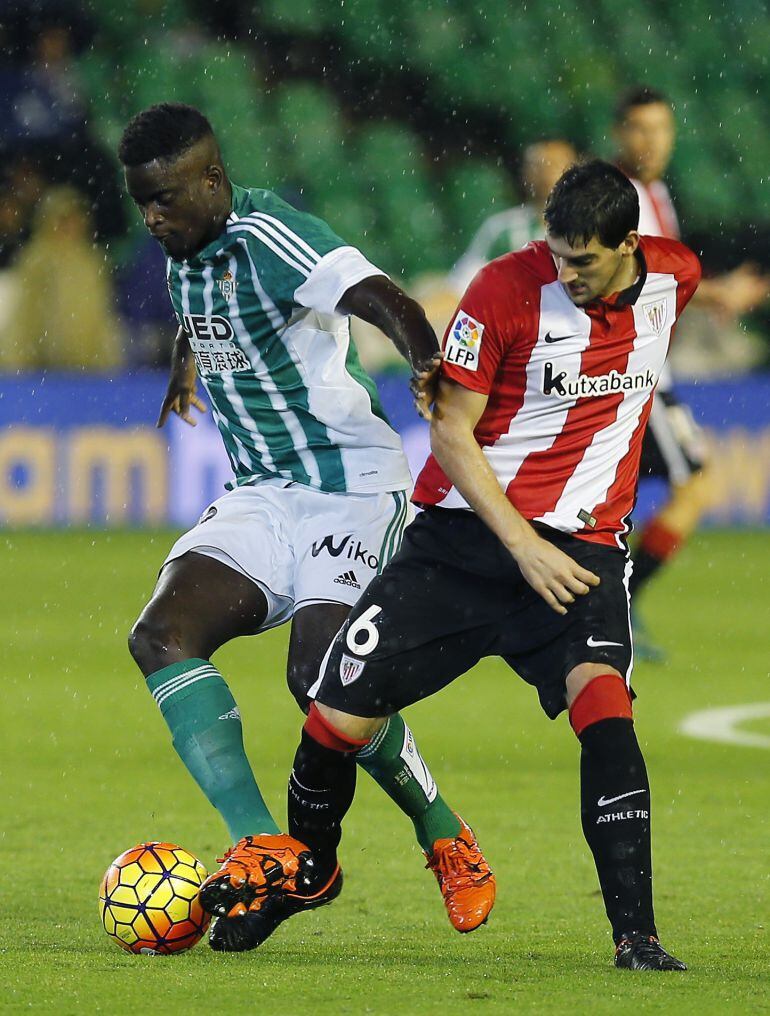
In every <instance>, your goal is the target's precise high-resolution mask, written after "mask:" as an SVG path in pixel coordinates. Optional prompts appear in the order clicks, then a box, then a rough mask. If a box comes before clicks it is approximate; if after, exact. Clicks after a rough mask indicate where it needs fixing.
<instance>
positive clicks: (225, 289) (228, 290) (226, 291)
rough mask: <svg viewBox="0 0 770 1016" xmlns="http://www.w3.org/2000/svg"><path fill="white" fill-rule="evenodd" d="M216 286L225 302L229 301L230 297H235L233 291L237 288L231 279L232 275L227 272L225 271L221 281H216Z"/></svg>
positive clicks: (236, 284)
mask: <svg viewBox="0 0 770 1016" xmlns="http://www.w3.org/2000/svg"><path fill="white" fill-rule="evenodd" d="M217 285H218V286H219V291H220V292H221V294H222V296H223V297H224V298H225V300H229V299H230V297H231V296H235V290H236V289H237V288H238V283H237V282H236V281H235V279H234V277H233V273H232V272H231V271H229V270H226V271H225V274H224V275H223V276H222V278H221V279H217Z"/></svg>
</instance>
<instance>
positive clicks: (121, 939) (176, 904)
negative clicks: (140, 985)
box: [99, 841, 209, 954]
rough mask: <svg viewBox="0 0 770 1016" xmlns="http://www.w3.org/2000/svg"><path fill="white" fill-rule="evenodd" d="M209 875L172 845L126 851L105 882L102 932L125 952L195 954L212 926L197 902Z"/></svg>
mask: <svg viewBox="0 0 770 1016" xmlns="http://www.w3.org/2000/svg"><path fill="white" fill-rule="evenodd" d="M207 874H208V873H207V871H206V869H205V868H204V867H203V865H202V864H201V862H200V861H199V860H198V858H197V857H195V856H194V855H193V854H191V853H190V852H189V851H187V850H184V849H183V848H182V847H178V846H176V845H175V844H173V843H158V842H155V841H152V842H148V843H140V844H139V846H137V847H132V848H131V849H130V850H126V851H125V852H124V853H122V854H121V855H120V857H116V858H115V860H114V861H113V862H112V864H111V865H110V866H109V868H108V869H107V871H106V872H105V874H104V878H103V879H102V884H101V888H100V890H99V916H100V917H101V919H102V924H103V925H104V930H105V931H106V932H107V934H108V935H109V936H110V938H112V939H113V940H114V941H115V942H117V943H118V945H119V946H121V948H123V949H125V950H126V951H127V952H132V953H150V954H158V953H162V954H168V953H177V952H183V951H184V950H185V949H191V948H192V946H194V945H195V943H196V942H198V941H199V940H200V939H201V938H202V937H203V935H205V933H206V929H207V928H208V925H209V915H208V914H207V913H206V912H205V910H203V908H202V907H201V905H200V901H199V899H198V894H199V892H200V887H201V885H202V883H203V881H204V879H205V878H206V877H207Z"/></svg>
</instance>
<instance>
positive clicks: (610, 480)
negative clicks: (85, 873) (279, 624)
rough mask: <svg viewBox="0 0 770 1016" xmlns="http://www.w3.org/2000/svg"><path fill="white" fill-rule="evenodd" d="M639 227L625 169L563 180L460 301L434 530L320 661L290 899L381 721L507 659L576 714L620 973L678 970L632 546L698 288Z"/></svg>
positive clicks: (325, 838) (411, 532)
mask: <svg viewBox="0 0 770 1016" xmlns="http://www.w3.org/2000/svg"><path fill="white" fill-rule="evenodd" d="M638 219H639V201H638V197H637V194H636V191H635V189H634V187H633V185H632V184H631V183H630V181H629V180H628V178H627V177H626V176H625V175H624V174H623V173H621V172H620V170H618V169H617V168H616V167H614V166H612V165H610V164H609V163H606V162H601V161H594V162H589V163H585V164H583V165H578V166H575V167H572V168H571V169H569V170H567V172H566V173H565V174H564V175H563V176H562V177H561V178H560V180H559V181H558V183H557V184H556V186H555V187H554V190H553V191H552V193H551V195H550V197H549V199H548V203H547V205H546V210H545V220H546V226H547V232H546V240H545V241H540V242H534V243H531V244H529V245H528V246H527V247H525V248H524V249H523V250H521V251H518V252H516V253H512V254H506V255H504V256H503V257H501V258H498V259H497V260H495V261H492V262H491V263H490V264H489V265H487V266H486V267H485V268H483V269H482V270H481V271H480V272H479V273H478V275H477V276H476V277H475V279H474V280H473V282H472V283H471V285H470V287H469V288H468V290H467V292H466V293H465V295H464V296H463V299H462V302H461V305H460V308H459V309H458V311H457V314H456V316H455V318H454V320H453V321H452V323H451V325H450V326H449V329H448V330H447V334H446V337H445V341H444V359H443V363H442V367H441V378H440V382H439V388H438V396H437V400H436V404H435V409H434V413H433V421H432V425H431V443H432V449H433V454H432V455H431V457H430V458H429V460H428V462H427V464H426V465H425V467H424V469H423V471H422V473H421V474H420V477H419V479H418V481H417V486H416V489H415V495H414V497H415V501H416V502H417V503H418V504H420V505H422V506H423V507H424V509H425V510H424V511H423V512H422V513H421V514H420V515H419V516H418V518H417V519H416V521H415V522H414V523H413V524H412V525H411V526H410V527H409V528H408V529H407V531H406V534H405V538H404V544H403V547H402V549H401V551H400V552H399V553H398V554H397V555H396V556H395V557H394V558H393V560H392V561H391V562H390V564H389V565H388V566H387V567H386V568H385V570H384V572H383V573H382V574H381V575H380V576H378V577H377V578H375V579H374V581H373V582H372V583H371V585H370V586H369V587H368V589H367V590H366V591H365V593H364V595H363V596H362V598H361V599H360V600H359V602H358V604H357V605H356V606H355V607H354V608H353V611H352V613H351V615H350V617H349V620H348V621H346V622H345V625H344V626H343V627H342V629H341V630H340V633H339V634H338V636H337V638H336V640H335V642H334V643H333V644H332V646H331V648H330V650H329V652H328V653H327V656H326V658H325V660H324V663H323V664H322V666H321V675H320V677H319V681H318V684H317V686H316V688H315V689H314V693H315V702H314V704H313V705H312V706H311V710H310V713H309V715H308V718H307V721H306V723H305V726H304V729H303V732H302V740H301V743H300V746H299V748H298V751H297V754H296V757H295V761H294V768H293V771H292V774H291V778H290V781H289V828H290V832H291V834H292V835H293V836H295V837H297V838H298V839H300V840H301V841H302V842H303V843H305V844H307V846H308V847H309V848H310V849H311V851H312V854H313V866H314V870H313V871H312V872H308V873H307V874H306V877H305V878H304V886H303V888H302V890H301V891H302V892H303V893H306V894H308V895H312V892H313V891H314V885H315V884H323V882H324V880H326V879H328V877H329V873H330V872H332V871H333V870H334V869H335V866H336V864H337V858H336V850H337V846H338V843H339V840H340V836H341V821H342V818H343V816H344V815H345V813H346V811H347V809H348V807H349V806H350V803H351V801H352V797H353V778H354V775H355V753H356V752H357V751H359V750H360V749H361V748H362V746H364V745H366V744H368V743H370V742H372V741H376V738H377V736H378V731H379V730H380V729H381V727H382V725H383V723H384V722H385V718H386V717H388V716H389V715H391V714H392V713H394V712H396V711H397V710H399V709H401V708H403V707H404V706H407V705H410V704H411V703H413V702H416V701H417V700H419V699H422V698H425V697H426V696H428V695H431V694H433V693H434V692H436V691H438V690H439V689H440V688H443V687H444V686H445V685H447V684H448V683H449V682H450V681H452V680H454V679H455V678H456V677H459V676H460V675H461V674H463V673H465V672H466V671H468V670H470V669H471V667H473V666H474V664H476V663H477V662H478V661H479V660H480V659H481V658H482V657H485V656H493V655H498V656H502V657H503V659H505V661H506V662H507V663H509V665H510V666H511V667H512V668H513V669H514V670H515V671H516V672H517V673H518V674H519V675H520V676H521V677H522V678H523V679H524V680H525V681H527V682H528V683H529V684H532V685H534V687H535V688H536V689H537V692H538V695H539V698H540V703H541V705H542V707H543V709H544V710H545V712H546V714H547V715H548V716H549V717H551V718H555V717H556V716H557V715H558V714H559V713H561V712H562V711H563V710H565V709H567V710H568V711H569V719H570V723H571V725H572V728H573V730H574V732H575V734H576V735H577V737H578V739H579V741H580V744H581V762H580V776H581V813H582V822H583V830H584V833H585V837H586V840H587V841H588V845H589V847H590V848H591V851H592V852H593V856H594V860H595V862H596V868H597V871H598V875H599V882H600V885H601V890H602V894H603V896H604V903H605V907H606V910H607V915H608V917H609V919H610V923H611V925H612V932H613V936H614V940H615V945H616V953H615V963H616V965H617V966H620V967H630V968H635V969H652V970H684V969H685V966H684V964H683V963H681V962H680V961H679V960H677V959H675V958H674V957H672V956H671V955H669V954H668V953H667V952H666V951H665V950H664V949H663V948H662V947H661V945H660V943H659V941H658V937H657V930H656V926H655V919H654V915H653V905H652V865H651V849H650V788H649V782H648V779H647V772H646V769H645V764H644V759H643V758H642V753H641V751H640V748H639V744H638V742H637V739H636V735H635V733H634V726H633V720H632V705H631V700H632V693H631V690H630V683H629V681H630V675H631V665H632V659H633V650H632V642H631V629H630V620H629V596H628V578H629V572H630V566H629V558H628V551H627V548H626V543H625V536H626V533H627V532H628V523H627V519H628V516H629V514H630V512H631V509H632V507H633V504H634V497H635V491H636V482H637V475H638V470H639V455H640V451H641V443H642V438H643V435H644V429H645V425H646V423H647V418H648V416H649V412H650V407H651V404H652V396H653V392H654V389H655V384H656V382H657V379H658V376H659V375H660V371H661V369H662V368H663V364H664V361H665V358H666V353H667V351H668V347H669V343H670V341H671V335H672V329H673V327H674V325H675V323H676V321H677V319H678V318H679V316H680V314H681V313H682V310H683V309H684V307H685V305H686V304H687V302H688V300H689V299H690V297H691V296H692V294H693V292H694V291H695V288H696V286H697V284H698V280H699V278H700V268H699V264H698V259H697V258H696V257H695V255H694V254H693V253H692V252H691V251H689V250H688V249H687V248H686V247H684V246H683V245H682V244H681V243H678V242H676V241H673V240H667V239H660V238H653V237H647V236H644V237H640V236H639V233H638V232H637V223H638ZM438 875H439V877H440V875H441V873H440V872H438ZM472 888H473V886H472V885H470V880H469V891H470V890H471V889H472ZM255 891H258V892H263V893H265V894H266V902H265V903H264V904H263V905H264V906H265V907H266V908H269V907H273V908H278V909H279V910H280V908H281V907H286V908H287V912H288V909H289V908H291V907H293V906H295V903H294V902H292V901H293V900H295V899H296V896H297V887H296V884H295V883H294V882H292V883H291V884H290V885H289V886H288V889H287V888H286V886H285V884H282V882H281V879H276V881H275V882H273V883H272V885H270V886H264V885H263V886H252V887H250V890H249V892H250V895H251V896H252V897H253V894H254V892H255Z"/></svg>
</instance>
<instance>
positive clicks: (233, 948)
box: [209, 866, 342, 952]
mask: <svg viewBox="0 0 770 1016" xmlns="http://www.w3.org/2000/svg"><path fill="white" fill-rule="evenodd" d="M306 888H307V889H308V890H310V889H311V887H310V886H309V885H307V886H306ZM341 892H342V869H341V868H340V867H339V866H338V867H337V868H335V870H334V873H333V874H332V876H331V878H330V879H328V880H327V881H326V882H325V884H324V885H323V886H322V887H321V889H320V890H316V891H314V892H313V891H311V892H310V894H308V895H303V894H300V893H278V894H276V895H272V896H268V897H267V899H266V900H265V901H264V902H263V903H262V906H261V907H260V909H259V910H256V911H249V912H248V913H246V914H243V915H242V916H240V917H220V918H218V920H216V921H215V922H214V924H213V925H212V927H211V932H210V933H209V945H210V946H211V948H212V949H214V950H215V951H216V952H247V951H248V950H249V949H256V948H257V946H260V945H262V943H263V942H264V941H265V940H266V939H268V938H270V936H271V935H272V934H273V932H274V931H275V930H276V928H277V927H278V926H279V925H280V924H283V922H284V921H285V920H287V919H288V918H289V917H292V916H293V915H294V914H298V913H300V912H301V911H303V910H314V909H315V908H316V907H324V906H326V905H327V904H329V903H331V902H332V900H335V899H336V898H337V897H338V896H339V894H340V893H341Z"/></svg>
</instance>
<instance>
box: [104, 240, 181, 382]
mask: <svg viewBox="0 0 770 1016" xmlns="http://www.w3.org/2000/svg"><path fill="white" fill-rule="evenodd" d="M115 284H116V288H117V292H118V310H119V312H120V317H121V320H122V321H123V322H124V324H125V326H126V330H127V331H128V332H129V334H130V335H131V342H130V344H129V345H128V348H127V350H126V355H127V359H128V365H129V366H131V367H167V366H169V365H170V363H171V351H172V349H173V347H174V338H175V336H176V332H177V321H176V318H175V317H174V314H173V310H172V309H171V304H170V303H169V299H168V286H167V285H166V258H165V257H164V256H163V251H162V250H161V249H160V247H159V246H158V244H157V243H155V241H154V240H152V239H150V238H149V237H148V238H147V239H144V240H142V241H141V242H140V243H139V245H138V246H137V247H136V248H135V250H134V251H133V254H132V256H131V258H130V259H129V260H128V262H127V263H126V264H124V265H123V266H122V267H121V269H120V271H119V272H118V275H117V278H116V280H115Z"/></svg>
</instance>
